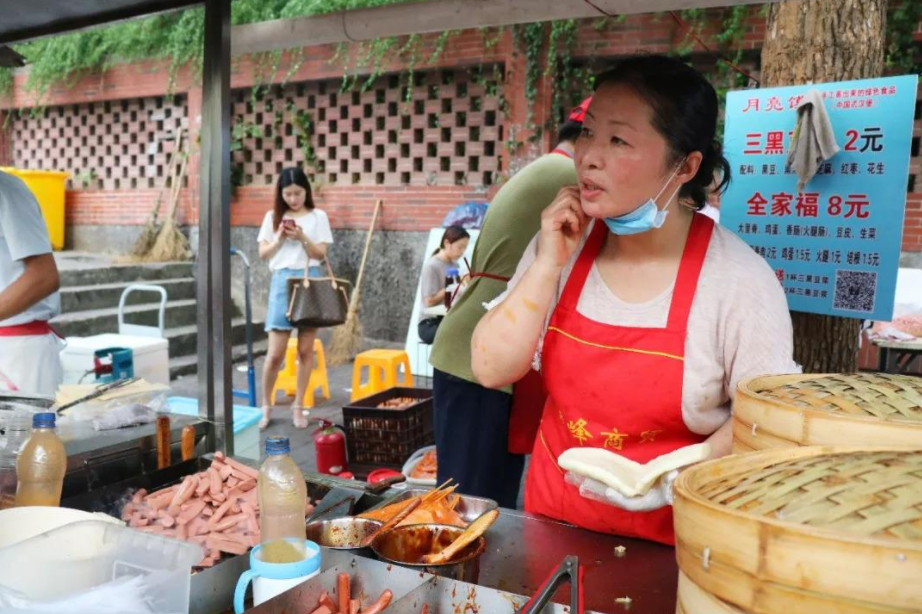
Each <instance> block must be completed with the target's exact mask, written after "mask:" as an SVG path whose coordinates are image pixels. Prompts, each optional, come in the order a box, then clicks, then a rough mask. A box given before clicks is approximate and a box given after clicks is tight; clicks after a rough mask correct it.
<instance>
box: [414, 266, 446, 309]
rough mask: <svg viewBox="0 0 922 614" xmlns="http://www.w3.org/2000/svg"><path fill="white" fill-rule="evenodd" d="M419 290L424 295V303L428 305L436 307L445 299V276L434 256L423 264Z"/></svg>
mask: <svg viewBox="0 0 922 614" xmlns="http://www.w3.org/2000/svg"><path fill="white" fill-rule="evenodd" d="M419 291H420V294H421V295H422V297H423V305H425V306H426V307H435V306H436V305H438V304H440V303H442V302H444V301H445V276H444V275H443V274H442V268H441V267H440V266H438V265H437V264H436V263H435V261H434V260H433V257H430V258H429V259H428V260H427V261H426V264H425V266H423V272H422V275H421V276H420V282H419Z"/></svg>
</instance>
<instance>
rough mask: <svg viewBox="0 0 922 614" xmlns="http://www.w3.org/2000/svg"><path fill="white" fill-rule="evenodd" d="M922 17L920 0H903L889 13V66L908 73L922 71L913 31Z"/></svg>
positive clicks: (887, 60) (887, 58) (887, 59)
mask: <svg viewBox="0 0 922 614" xmlns="http://www.w3.org/2000/svg"><path fill="white" fill-rule="evenodd" d="M919 19H922V2H920V1H919V0H901V2H900V3H899V5H898V6H897V7H896V8H895V9H893V10H892V11H890V14H889V15H887V38H888V41H887V57H886V62H887V67H888V68H892V69H894V70H897V71H899V72H906V73H918V72H922V64H920V63H919V62H918V61H916V60H917V58H918V57H919V55H920V52H919V51H918V48H917V46H916V45H915V42H914V41H913V33H914V32H915V31H916V28H917V27H918V25H919Z"/></svg>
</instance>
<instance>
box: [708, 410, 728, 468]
mask: <svg viewBox="0 0 922 614" xmlns="http://www.w3.org/2000/svg"><path fill="white" fill-rule="evenodd" d="M706 443H707V444H708V445H709V446H710V447H711V454H710V455H709V456H708V457H707V460H713V459H715V458H721V457H723V456H728V455H729V454H730V452H731V449H732V448H733V418H732V417H731V418H730V419H728V420H727V421H726V422H724V424H723V426H721V427H720V428H719V429H717V430H716V431H714V432H713V433H711V436H710V437H708V438H707V440H706Z"/></svg>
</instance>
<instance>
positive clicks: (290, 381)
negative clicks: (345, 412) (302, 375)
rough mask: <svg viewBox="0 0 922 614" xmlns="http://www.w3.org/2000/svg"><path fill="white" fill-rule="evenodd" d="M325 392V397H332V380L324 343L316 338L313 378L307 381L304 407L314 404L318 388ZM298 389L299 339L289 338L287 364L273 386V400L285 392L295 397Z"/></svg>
mask: <svg viewBox="0 0 922 614" xmlns="http://www.w3.org/2000/svg"><path fill="white" fill-rule="evenodd" d="M318 388H320V391H321V392H322V393H323V398H324V399H329V398H330V381H329V379H328V377H327V360H326V356H325V355H324V353H323V343H322V342H321V341H320V339H314V366H313V368H312V369H311V378H310V380H309V381H308V383H307V391H306V392H305V393H304V407H307V408H311V407H313V406H314V394H315V392H316V391H317V389H318ZM297 391H298V340H297V339H289V340H288V348H287V349H286V350H285V366H284V367H282V370H281V371H279V376H278V378H276V380H275V387H274V388H272V402H273V403H275V398H276V395H277V394H278V393H279V392H284V393H285V396H288V397H293V396H295V394H296V393H297Z"/></svg>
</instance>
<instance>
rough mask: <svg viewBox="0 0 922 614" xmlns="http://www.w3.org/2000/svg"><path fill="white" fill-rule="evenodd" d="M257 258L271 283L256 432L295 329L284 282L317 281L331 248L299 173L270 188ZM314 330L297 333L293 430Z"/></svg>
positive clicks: (301, 424) (326, 225)
mask: <svg viewBox="0 0 922 614" xmlns="http://www.w3.org/2000/svg"><path fill="white" fill-rule="evenodd" d="M257 240H258V241H259V257H260V258H262V259H263V260H269V269H270V270H271V271H272V282H271V283H270V285H269V306H268V308H267V310H266V332H267V333H269V350H268V353H267V354H266V364H265V366H264V367H263V381H262V386H263V387H262V395H263V407H262V410H263V417H262V420H260V422H259V428H260V429H265V428H266V427H267V426H269V419H270V414H271V411H272V404H273V401H274V399H272V398H271V396H272V389H273V387H274V386H275V380H276V379H277V378H278V374H279V369H281V367H282V363H283V362H284V361H285V350H286V349H287V347H288V339H289V338H290V337H291V331H292V329H293V328H294V326H293V325H292V323H291V322H290V321H289V320H288V317H287V316H286V315H285V314H286V313H287V311H288V280H289V279H291V278H293V277H303V276H304V269H305V268H308V267H310V270H309V272H308V273H309V275H310V276H311V277H322V276H323V275H322V271H321V268H320V265H321V264H322V263H323V260H324V259H325V258H326V257H327V248H328V247H329V246H330V245H331V244H332V243H333V233H332V231H331V230H330V220H329V218H327V214H326V213H324V212H323V211H321V210H320V209H317V208H315V207H314V199H313V196H312V194H311V186H310V183H308V180H307V176H306V175H305V174H304V172H303V171H302V170H301V169H299V168H286V169H284V170H283V171H282V174H281V175H279V180H278V183H277V184H276V187H275V205H274V206H273V208H272V210H271V211H269V212H267V213H266V217H265V219H264V220H263V224H262V228H260V230H259V237H258V238H257ZM316 336H317V329H315V328H299V329H298V385H297V393H296V394H295V400H294V403H292V406H291V420H292V422H293V423H294V425H295V427H297V428H306V427H307V418H306V417H305V416H304V410H303V405H304V393H305V392H306V390H307V383H308V380H309V379H310V374H311V367H312V366H313V360H314V338H315V337H316Z"/></svg>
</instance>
